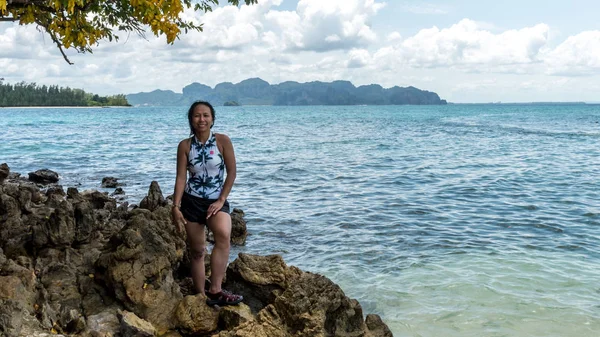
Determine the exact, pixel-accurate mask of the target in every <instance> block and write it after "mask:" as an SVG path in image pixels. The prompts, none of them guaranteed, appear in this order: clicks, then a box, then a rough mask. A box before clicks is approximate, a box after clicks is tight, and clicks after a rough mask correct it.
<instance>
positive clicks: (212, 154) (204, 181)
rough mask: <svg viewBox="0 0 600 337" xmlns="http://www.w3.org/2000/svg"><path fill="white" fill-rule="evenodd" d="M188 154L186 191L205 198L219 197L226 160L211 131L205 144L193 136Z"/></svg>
mask: <svg viewBox="0 0 600 337" xmlns="http://www.w3.org/2000/svg"><path fill="white" fill-rule="evenodd" d="M190 143H191V144H190V152H189V154H188V165H187V169H188V172H189V174H188V181H187V185H186V187H185V192H186V193H188V194H191V195H193V196H196V197H200V198H204V199H218V198H219V196H220V195H221V190H222V189H223V182H224V180H223V176H224V175H225V160H223V155H222V154H221V152H219V148H218V147H217V139H216V138H215V135H214V133H212V132H211V134H210V137H208V140H207V141H206V143H205V144H202V143H201V142H200V140H198V139H197V138H196V136H192V138H191V142H190Z"/></svg>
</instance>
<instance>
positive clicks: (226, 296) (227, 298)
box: [206, 289, 244, 306]
mask: <svg viewBox="0 0 600 337" xmlns="http://www.w3.org/2000/svg"><path fill="white" fill-rule="evenodd" d="M206 297H207V300H206V304H208V305H218V306H224V305H235V304H238V303H240V302H241V301H242V300H243V299H244V297H243V296H241V295H236V294H233V293H231V292H229V291H227V290H224V289H222V290H221V291H220V292H218V293H216V294H211V293H210V292H208V291H207V292H206Z"/></svg>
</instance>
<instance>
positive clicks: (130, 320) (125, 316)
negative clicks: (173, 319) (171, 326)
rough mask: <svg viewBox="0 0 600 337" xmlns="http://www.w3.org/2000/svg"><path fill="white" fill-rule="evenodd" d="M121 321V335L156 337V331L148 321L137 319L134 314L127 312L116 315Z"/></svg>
mask: <svg viewBox="0 0 600 337" xmlns="http://www.w3.org/2000/svg"><path fill="white" fill-rule="evenodd" d="M117 317H119V320H120V321H121V334H122V335H123V336H131V337H153V336H156V329H155V328H154V326H152V324H151V323H150V322H148V321H145V320H143V319H141V318H139V317H138V316H137V315H136V314H134V313H133V312H129V311H121V310H119V312H118V313H117Z"/></svg>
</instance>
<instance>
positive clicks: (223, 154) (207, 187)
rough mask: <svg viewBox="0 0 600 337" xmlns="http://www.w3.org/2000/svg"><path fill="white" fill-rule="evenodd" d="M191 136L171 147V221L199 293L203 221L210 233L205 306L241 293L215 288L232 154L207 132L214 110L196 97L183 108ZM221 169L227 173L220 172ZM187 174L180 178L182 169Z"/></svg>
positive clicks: (221, 265) (226, 227)
mask: <svg viewBox="0 0 600 337" xmlns="http://www.w3.org/2000/svg"><path fill="white" fill-rule="evenodd" d="M188 121H189V124H190V133H191V135H192V136H191V137H190V138H186V139H184V140H182V141H181V142H180V143H179V146H178V148H177V178H176V180H175V194H174V195H173V222H174V224H175V225H176V226H177V228H178V229H179V230H181V224H182V223H183V224H184V225H185V230H186V232H187V237H188V243H189V245H190V253H191V260H192V279H193V280H194V286H195V287H196V290H197V291H198V292H199V293H200V294H204V293H205V292H204V280H205V271H204V251H205V248H206V236H205V232H204V226H205V225H206V226H208V228H209V229H210V230H211V231H212V232H213V234H214V238H215V246H214V248H213V250H212V254H211V256H210V266H211V275H210V281H211V282H210V289H208V291H207V292H206V296H207V301H206V303H207V304H209V305H231V304H238V303H240V302H241V301H242V299H243V298H242V296H239V295H235V294H232V293H230V292H228V291H226V290H223V289H221V282H222V281H223V277H224V276H225V270H226V268H227V261H228V259H229V241H230V237H231V217H230V215H229V202H227V196H228V195H229V192H230V191H231V187H232V186H233V181H234V180H235V176H236V167H235V154H234V152H233V145H232V144H231V139H229V137H227V135H224V134H219V133H213V132H211V128H212V126H213V124H214V121H215V109H214V108H213V106H212V105H210V103H208V102H204V101H197V102H194V104H192V106H190V109H189V111H188ZM225 170H226V171H227V178H226V179H225V180H224V181H223V176H224V173H225ZM186 171H189V172H190V177H189V179H188V180H187V183H186V176H187V172H186Z"/></svg>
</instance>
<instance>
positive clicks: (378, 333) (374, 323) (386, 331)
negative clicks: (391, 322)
mask: <svg viewBox="0 0 600 337" xmlns="http://www.w3.org/2000/svg"><path fill="white" fill-rule="evenodd" d="M365 324H367V328H368V329H369V331H371V333H372V334H373V336H374V337H394V335H393V334H392V331H391V330H390V328H389V327H388V326H387V325H386V324H385V323H383V321H382V320H381V317H379V315H374V314H368V315H367V318H366V319H365Z"/></svg>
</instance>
